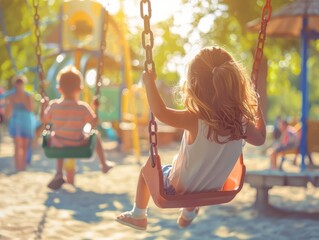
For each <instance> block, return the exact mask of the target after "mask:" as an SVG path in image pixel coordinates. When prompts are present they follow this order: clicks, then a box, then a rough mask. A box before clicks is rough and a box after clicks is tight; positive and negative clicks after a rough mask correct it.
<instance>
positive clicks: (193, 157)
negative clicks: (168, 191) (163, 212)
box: [169, 120, 244, 194]
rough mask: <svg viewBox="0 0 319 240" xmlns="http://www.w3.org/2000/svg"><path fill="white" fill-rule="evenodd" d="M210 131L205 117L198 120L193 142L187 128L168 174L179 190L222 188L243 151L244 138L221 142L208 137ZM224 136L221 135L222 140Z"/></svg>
mask: <svg viewBox="0 0 319 240" xmlns="http://www.w3.org/2000/svg"><path fill="white" fill-rule="evenodd" d="M207 133H208V126H207V125H206V124H205V122H204V121H203V120H198V133H197V136H196V139H195V141H194V142H193V143H192V144H188V143H187V135H188V131H186V130H185V131H184V134H183V138H182V141H181V146H180V149H179V152H178V154H177V155H176V156H175V158H174V161H173V166H172V170H171V172H170V175H169V180H170V183H171V184H172V185H173V186H174V188H175V190H176V192H178V193H180V194H183V193H185V192H202V191H208V190H219V189H221V188H222V186H223V184H224V182H225V181H226V179H227V177H228V176H229V174H230V172H231V170H232V169H233V167H234V166H235V163H236V162H237V159H238V157H239V156H240V154H241V152H242V147H243V142H244V141H243V140H242V139H240V140H235V141H229V142H227V143H225V144H219V143H216V142H215V141H210V140H207ZM225 139H226V137H220V140H221V141H223V140H225Z"/></svg>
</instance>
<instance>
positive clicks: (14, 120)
mask: <svg viewBox="0 0 319 240" xmlns="http://www.w3.org/2000/svg"><path fill="white" fill-rule="evenodd" d="M36 125H37V121H36V117H35V115H34V114H33V112H30V111H28V110H27V109H26V107H25V105H24V104H23V103H15V104H14V105H13V113H12V116H11V118H10V119H9V122H8V128H9V134H10V136H11V137H13V138H14V137H23V138H30V139H32V138H34V135H35V129H36Z"/></svg>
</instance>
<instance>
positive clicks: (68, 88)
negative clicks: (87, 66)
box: [57, 65, 83, 95]
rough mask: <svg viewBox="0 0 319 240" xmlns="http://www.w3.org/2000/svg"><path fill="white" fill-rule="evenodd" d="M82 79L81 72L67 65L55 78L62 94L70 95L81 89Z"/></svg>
mask: <svg viewBox="0 0 319 240" xmlns="http://www.w3.org/2000/svg"><path fill="white" fill-rule="evenodd" d="M82 81H83V77H82V74H81V72H80V71H79V70H78V69H77V68H76V67H74V66H73V65H69V66H67V67H65V68H63V69H62V70H61V71H60V72H59V73H58V76H57V82H58V86H59V87H60V89H61V91H62V93H63V94H66V95H70V94H73V93H74V92H76V91H78V90H79V89H81V88H82Z"/></svg>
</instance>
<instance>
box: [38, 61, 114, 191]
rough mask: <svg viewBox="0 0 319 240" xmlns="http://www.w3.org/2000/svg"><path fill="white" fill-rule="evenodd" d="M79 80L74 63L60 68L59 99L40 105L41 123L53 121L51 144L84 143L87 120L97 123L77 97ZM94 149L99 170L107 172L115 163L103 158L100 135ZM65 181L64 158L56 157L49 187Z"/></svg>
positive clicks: (79, 74)
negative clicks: (46, 104)
mask: <svg viewBox="0 0 319 240" xmlns="http://www.w3.org/2000/svg"><path fill="white" fill-rule="evenodd" d="M82 81H83V79H82V74H81V73H80V71H79V70H77V69H76V68H75V67H74V66H67V67H65V68H63V69H62V70H61V71H60V72H59V74H58V77H57V83H58V90H59V92H60V93H61V98H60V99H54V100H52V101H50V103H49V106H48V107H46V108H45V107H44V106H42V109H41V116H42V122H44V123H45V124H52V131H51V132H52V134H51V137H50V145H51V146H52V147H65V146H83V145H86V144H87V138H85V136H84V134H83V128H84V126H85V125H86V124H87V123H89V124H91V126H93V127H94V126H95V125H96V124H97V117H96V115H95V113H94V111H93V109H92V108H91V107H90V106H89V105H88V104H87V103H86V102H83V101H80V100H79V97H80V94H81V90H82ZM96 103H97V102H96ZM96 105H97V104H96ZM95 107H97V106H95ZM96 152H97V155H98V158H99V160H100V165H101V171H102V172H103V173H107V172H108V171H109V170H110V169H111V168H112V167H113V166H114V163H113V162H110V161H105V156H104V151H103V148H102V144H101V140H100V138H99V137H97V141H96ZM64 183H65V180H64V177H63V159H57V172H56V174H55V176H54V178H53V179H52V180H51V181H50V183H49V184H48V187H49V188H51V189H52V190H57V189H59V188H60V187H61V186H62V185H63V184H64Z"/></svg>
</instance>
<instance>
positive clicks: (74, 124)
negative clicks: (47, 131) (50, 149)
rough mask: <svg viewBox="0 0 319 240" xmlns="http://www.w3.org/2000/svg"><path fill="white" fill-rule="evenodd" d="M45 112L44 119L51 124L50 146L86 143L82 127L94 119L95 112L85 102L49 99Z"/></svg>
mask: <svg viewBox="0 0 319 240" xmlns="http://www.w3.org/2000/svg"><path fill="white" fill-rule="evenodd" d="M46 112H47V113H46V121H47V122H50V123H51V124H52V136H51V145H52V146H55V147H63V146H81V145H85V144H86V143H87V139H86V138H85V136H84V134H83V128H84V126H85V124H86V123H92V122H93V121H94V119H95V114H94V112H93V110H92V109H91V107H90V106H89V105H88V104H87V103H85V102H83V101H76V100H66V99H56V100H53V101H51V103H50V105H49V107H48V108H47V110H46Z"/></svg>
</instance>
